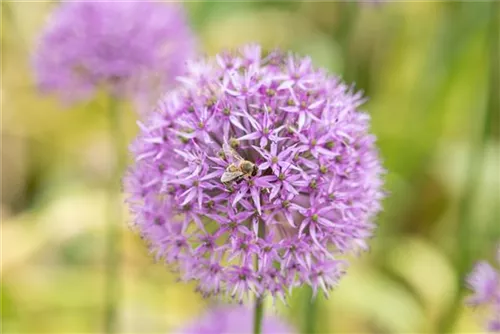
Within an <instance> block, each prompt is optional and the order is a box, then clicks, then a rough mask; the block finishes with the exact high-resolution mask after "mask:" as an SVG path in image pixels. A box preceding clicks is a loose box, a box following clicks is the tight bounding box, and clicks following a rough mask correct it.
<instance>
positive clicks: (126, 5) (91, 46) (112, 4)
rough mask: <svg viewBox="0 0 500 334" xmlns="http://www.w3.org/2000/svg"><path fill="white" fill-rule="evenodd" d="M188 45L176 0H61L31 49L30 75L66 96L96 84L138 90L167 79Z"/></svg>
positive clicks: (83, 94) (80, 94)
mask: <svg viewBox="0 0 500 334" xmlns="http://www.w3.org/2000/svg"><path fill="white" fill-rule="evenodd" d="M193 48H194V40H193V36H192V33H191V31H190V29H189V27H188V26H187V22H186V17H185V13H184V11H183V9H182V7H181V6H180V5H175V4H162V3H158V2H150V1H137V2H134V1H132V2H127V1H67V2H63V3H62V4H61V5H60V6H59V7H58V8H57V9H56V10H55V12H54V13H53V15H52V16H51V17H50V18H49V20H48V22H47V26H46V27H45V29H44V31H43V33H42V35H41V38H40V40H39V42H38V45H37V47H36V49H35V53H34V66H35V72H36V79H37V83H38V86H39V87H40V89H41V90H42V91H45V92H55V93H58V94H60V95H61V96H62V97H63V98H64V99H67V100H76V99H84V98H88V97H90V96H91V95H92V93H94V91H95V90H96V89H97V88H99V87H100V86H104V87H106V88H107V89H108V90H109V91H110V92H111V93H112V94H114V95H124V94H129V93H131V92H133V93H134V94H136V93H139V94H143V95H144V94H147V92H148V90H150V89H157V88H165V87H166V86H168V85H169V84H171V83H172V82H173V80H174V79H173V78H174V77H175V76H177V75H179V74H180V73H182V72H183V70H184V67H185V61H186V58H187V57H190V56H191V55H192V52H193ZM141 97H144V96H141Z"/></svg>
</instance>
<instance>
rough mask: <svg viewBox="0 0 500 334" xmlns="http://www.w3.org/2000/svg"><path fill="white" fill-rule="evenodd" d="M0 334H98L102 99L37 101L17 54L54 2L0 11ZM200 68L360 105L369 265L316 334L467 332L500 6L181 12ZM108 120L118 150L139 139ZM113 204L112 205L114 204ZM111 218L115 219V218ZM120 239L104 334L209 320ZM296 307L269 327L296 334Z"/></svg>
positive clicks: (486, 232)
mask: <svg viewBox="0 0 500 334" xmlns="http://www.w3.org/2000/svg"><path fill="white" fill-rule="evenodd" d="M1 5H2V7H1V8H2V16H1V18H2V32H1V42H2V85H1V108H2V124H1V125H2V127H1V129H2V136H1V138H2V139H1V140H2V152H1V154H2V200H1V220H2V226H1V228H2V253H1V256H2V258H1V260H2V261H1V264H2V266H1V275H2V282H1V288H2V310H1V312H2V324H1V325H2V331H3V333H99V332H102V331H103V328H104V325H103V323H104V322H105V319H104V296H105V291H104V289H105V273H106V262H105V258H104V253H105V242H104V241H105V240H104V238H105V229H106V219H107V218H106V214H105V212H106V210H105V208H106V201H107V198H108V196H107V190H106V189H107V186H108V184H109V180H110V179H112V178H113V177H114V176H113V175H112V174H113V170H114V166H115V163H116V161H115V159H116V158H115V157H116V154H115V152H114V151H113V147H112V144H111V143H112V141H111V140H110V138H109V135H108V125H107V124H108V123H107V121H106V119H105V115H106V113H105V110H104V108H105V103H104V101H105V99H104V98H103V97H101V96H98V97H97V98H96V99H95V100H93V101H89V102H87V103H81V104H79V105H75V106H70V107H68V106H65V105H63V104H62V103H60V102H59V101H57V100H56V99H55V98H54V97H50V96H42V95H40V94H39V93H38V92H37V90H36V88H35V86H34V83H33V82H34V81H33V74H32V69H31V67H30V54H31V53H32V50H33V46H34V43H35V42H36V39H37V37H38V34H39V32H40V29H41V27H43V25H44V23H45V22H46V20H47V17H48V14H49V13H50V12H51V10H52V9H53V8H54V7H55V6H58V3H57V2H56V1H54V2H26V1H22V2H17V1H10V2H7V1H3V2H2V4H1ZM185 7H186V10H187V11H188V15H189V18H190V22H191V24H192V26H193V29H194V30H195V32H196V33H197V36H198V41H199V43H200V47H199V48H200V51H202V52H204V53H207V54H208V55H214V54H215V53H217V52H219V51H221V50H222V49H224V48H230V47H237V46H239V45H241V44H243V43H247V42H258V43H261V44H262V45H263V46H264V47H265V48H267V49H271V48H274V47H281V48H283V49H290V50H294V51H296V52H299V53H301V54H304V55H305V54H308V55H311V56H312V59H313V61H314V63H315V64H316V65H317V66H321V67H325V68H327V69H328V70H330V71H332V72H335V73H338V74H339V75H341V76H342V77H343V78H344V79H345V80H346V81H347V82H352V83H355V84H356V87H357V88H358V89H361V90H363V91H364V92H365V94H366V95H367V96H368V97H369V101H368V102H367V103H366V105H365V107H364V109H365V110H367V111H368V112H369V113H370V115H371V116H372V120H373V128H372V129H373V132H374V133H375V134H376V135H377V136H378V138H379V144H380V149H381V153H382V156H383V158H384V160H385V166H386V168H387V169H388V171H389V172H388V174H387V177H386V188H387V190H388V191H389V197H388V198H387V199H386V200H385V204H384V208H385V210H384V212H383V214H382V215H381V216H380V218H379V219H378V224H379V228H378V230H377V235H376V237H375V238H374V239H373V240H372V242H371V246H372V248H371V251H370V252H369V253H366V254H363V255H361V256H360V257H359V258H358V259H355V260H353V261H352V264H353V265H352V267H351V268H350V271H349V273H348V275H347V276H345V278H344V279H343V280H342V281H341V284H340V286H339V287H338V288H337V289H336V290H335V291H334V292H333V293H332V294H331V297H330V298H329V299H328V300H327V299H325V298H323V297H321V298H319V300H318V304H317V305H316V307H317V309H318V316H317V319H316V326H317V331H318V332H319V333H334V332H335V333H441V332H442V331H444V330H449V331H453V332H455V333H460V332H464V333H477V332H481V323H480V322H481V319H482V318H481V312H480V310H474V309H470V308H466V307H464V306H462V305H463V303H462V298H463V296H464V294H465V295H466V294H467V291H466V290H464V286H465V284H464V281H463V274H464V273H465V272H467V271H468V270H470V269H471V265H472V263H473V261H474V260H475V259H490V260H492V259H493V256H494V246H495V244H496V243H497V242H498V241H499V240H500V209H499V207H500V198H499V189H500V181H499V178H500V177H499V175H500V164H499V152H500V146H499V118H498V115H499V94H500V84H499V75H500V74H499V63H500V60H499V56H498V55H499V53H498V45H499V42H500V41H499V34H498V30H499V26H498V22H499V20H500V16H499V15H500V13H499V4H498V3H495V2H493V1H491V2H487V1H486V2H474V1H471V2H445V1H427V2H424V1H412V2H409V1H408V2H403V1H400V2H383V1H375V2H366V3H361V2H308V1H296V2H285V1H281V2H207V1H205V2H202V1H197V2H187V3H185ZM136 118H137V115H136V113H135V112H134V111H133V108H132V106H126V107H124V108H123V119H122V124H123V126H124V128H125V131H126V137H127V142H125V143H123V145H124V146H125V145H127V144H128V142H129V141H130V140H131V139H132V138H133V136H134V134H135V133H136V131H137V128H136V125H135V121H136ZM116 196H120V194H119V193H118V192H117V193H116ZM123 211H124V215H126V208H125V207H124V208H123ZM124 220H125V221H124V222H123V223H122V228H123V235H124V243H123V244H122V248H121V251H120V253H121V255H122V259H123V265H122V267H121V270H120V279H119V282H117V283H116V284H118V285H119V286H120V289H119V291H120V299H119V306H118V318H117V320H116V321H117V324H116V325H117V328H118V329H119V332H122V333H168V332H171V331H172V330H173V329H175V328H177V327H179V326H181V325H182V324H183V323H185V322H189V321H191V320H192V319H194V318H195V317H196V316H198V315H199V314H201V313H202V312H203V311H204V310H206V309H207V307H208V306H209V302H208V301H207V300H203V299H202V298H201V297H200V296H199V295H198V294H196V293H195V292H194V285H190V284H182V283H177V282H176V278H175V276H173V275H172V274H170V273H169V272H168V270H167V269H166V268H165V267H164V266H163V265H162V264H159V263H154V261H153V259H152V258H151V256H149V254H148V251H147V249H146V247H145V245H144V243H143V242H142V240H140V238H139V237H138V236H137V235H136V234H134V233H133V232H132V231H131V230H130V229H129V228H128V226H127V223H126V220H127V218H124ZM308 307H310V305H309V300H308V299H307V292H306V291H296V292H295V293H294V295H293V296H292V298H291V300H290V305H289V306H288V307H285V306H283V305H280V304H278V305H277V307H276V308H275V309H273V308H272V307H269V308H268V311H267V312H271V313H278V314H280V315H281V316H283V317H284V318H285V319H288V320H289V321H290V322H291V323H292V324H293V325H294V326H295V327H296V328H297V332H299V331H300V328H302V327H303V320H301V319H302V318H303V317H301V315H302V314H303V313H304V311H305V310H306V308H308Z"/></svg>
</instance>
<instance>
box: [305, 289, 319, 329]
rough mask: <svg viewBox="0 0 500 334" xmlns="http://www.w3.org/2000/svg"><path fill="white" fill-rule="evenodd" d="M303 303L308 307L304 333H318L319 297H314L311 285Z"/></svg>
mask: <svg viewBox="0 0 500 334" xmlns="http://www.w3.org/2000/svg"><path fill="white" fill-rule="evenodd" d="M303 304H304V305H305V307H306V309H305V312H304V313H305V319H304V329H303V334H314V333H316V315H317V310H318V299H317V298H314V297H313V291H312V288H310V287H307V291H306V295H305V298H304V303H303Z"/></svg>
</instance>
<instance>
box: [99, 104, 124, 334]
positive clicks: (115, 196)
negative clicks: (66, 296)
mask: <svg viewBox="0 0 500 334" xmlns="http://www.w3.org/2000/svg"><path fill="white" fill-rule="evenodd" d="M108 121H109V134H110V136H111V141H112V147H113V152H115V154H116V161H115V165H114V168H113V169H112V174H111V177H110V180H109V181H110V182H109V186H108V191H109V194H108V196H109V197H108V207H107V230H106V249H105V260H104V261H105V275H106V277H105V280H106V281H105V291H104V295H105V313H104V330H105V333H116V332H117V313H118V312H117V309H118V304H119V297H120V290H121V285H120V269H121V256H120V249H121V245H122V234H121V227H120V224H121V220H122V217H121V212H122V201H121V196H120V193H121V183H120V182H121V173H122V168H123V167H124V165H125V158H126V156H125V153H124V149H123V147H122V145H123V140H124V138H123V133H122V130H121V125H120V110H119V103H118V100H117V99H115V98H110V99H109V105H108Z"/></svg>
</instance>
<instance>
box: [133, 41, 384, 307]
mask: <svg viewBox="0 0 500 334" xmlns="http://www.w3.org/2000/svg"><path fill="white" fill-rule="evenodd" d="M179 80H180V81H181V82H182V84H183V86H182V87H179V88H178V89H177V90H175V91H171V92H170V93H168V94H167V95H165V97H164V98H163V99H162V100H161V102H160V104H159V105H158V107H157V108H156V110H155V111H154V112H152V113H151V114H150V115H149V119H148V120H147V121H146V122H145V123H139V126H140V134H139V136H138V137H137V139H136V140H135V142H134V143H133V144H132V146H131V150H132V152H133V155H134V157H135V161H136V162H135V165H134V166H133V167H131V169H130V171H129V173H128V175H127V177H126V179H125V186H126V191H127V192H128V193H130V194H131V195H130V198H129V199H128V201H129V203H130V206H131V209H132V213H133V215H134V216H135V225H136V227H137V228H138V230H139V231H140V233H141V234H142V235H143V237H144V238H145V239H146V240H147V241H148V242H149V243H150V245H151V249H152V251H153V252H155V253H156V254H157V256H158V258H164V259H165V260H166V262H167V263H169V264H173V265H174V267H175V268H176V269H177V270H178V271H179V273H180V275H181V277H182V278H183V279H184V280H196V281H198V289H199V290H200V291H201V292H202V293H203V294H204V295H207V296H208V295H214V294H215V295H217V294H219V293H225V294H227V295H230V296H231V297H233V298H236V299H237V300H239V301H241V300H242V299H243V298H244V296H245V295H247V294H248V293H249V292H252V293H255V294H256V295H258V296H261V295H264V294H271V295H272V296H273V297H274V298H276V297H278V298H280V299H282V300H284V299H285V295H286V292H287V291H288V290H291V289H292V288H293V287H295V286H299V285H302V284H308V285H310V286H311V287H312V288H313V290H314V293H316V292H317V290H318V289H321V290H323V291H324V292H325V293H327V292H328V290H330V289H332V288H333V287H334V286H335V285H336V284H337V283H338V281H339V279H340V277H341V276H342V274H343V273H344V270H345V266H346V261H344V260H343V259H341V257H342V254H344V253H352V252H354V251H356V250H358V249H366V247H367V244H366V241H367V239H368V238H369V237H371V235H372V231H373V229H374V227H375V226H374V224H373V223H372V221H373V219H374V217H375V215H376V214H377V213H378V212H379V211H380V210H381V205H380V201H381V199H382V197H383V192H382V190H381V188H382V179H381V176H382V174H383V173H384V171H383V168H382V167H381V163H380V160H379V156H378V153H377V148H376V146H375V136H373V135H371V134H370V133H369V120H370V119H369V116H368V115H367V114H365V113H363V112H361V111H359V110H358V107H359V106H360V105H361V104H362V102H363V99H362V97H361V94H360V93H355V92H354V91H353V89H352V87H349V86H347V85H346V84H344V83H342V82H341V81H340V80H339V79H338V78H337V77H334V76H331V75H329V74H327V73H326V72H325V71H324V70H318V69H315V68H314V67H313V66H312V64H311V60H310V59H309V58H299V57H297V56H295V55H293V54H289V55H286V54H283V53H281V52H279V51H274V52H272V53H270V54H269V55H267V56H261V50H260V48H259V47H258V46H246V47H244V48H242V49H241V50H240V51H239V52H234V53H229V52H226V53H223V54H221V55H218V56H217V57H216V60H215V61H212V60H203V61H197V62H192V63H190V64H189V65H188V73H187V74H186V75H185V76H183V77H182V78H180V79H179ZM238 156H241V159H246V161H247V162H242V161H241V160H240V158H238ZM248 161H249V162H250V163H248ZM253 164H255V168H252V167H253ZM244 167H245V168H246V172H242V171H243V169H244ZM228 177H229V181H228V182H222V181H221V179H226V181H227V179H228Z"/></svg>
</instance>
